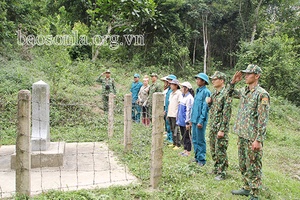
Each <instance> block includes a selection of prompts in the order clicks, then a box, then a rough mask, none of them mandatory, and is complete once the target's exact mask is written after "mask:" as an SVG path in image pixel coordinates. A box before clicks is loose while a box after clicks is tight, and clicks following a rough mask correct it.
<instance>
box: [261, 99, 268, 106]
mask: <svg viewBox="0 0 300 200" xmlns="http://www.w3.org/2000/svg"><path fill="white" fill-rule="evenodd" d="M268 103H269V98H268V97H263V98H262V99H261V104H263V105H268Z"/></svg>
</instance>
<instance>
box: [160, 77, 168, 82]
mask: <svg viewBox="0 0 300 200" xmlns="http://www.w3.org/2000/svg"><path fill="white" fill-rule="evenodd" d="M167 77H168V76H164V77H162V78H160V80H162V81H168V80H167Z"/></svg>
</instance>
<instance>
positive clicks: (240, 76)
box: [231, 71, 243, 84]
mask: <svg viewBox="0 0 300 200" xmlns="http://www.w3.org/2000/svg"><path fill="white" fill-rule="evenodd" d="M242 79H243V73H242V72H241V71H237V72H235V74H234V75H233V77H232V80H231V83H232V84H235V83H237V82H239V81H241V80H242Z"/></svg>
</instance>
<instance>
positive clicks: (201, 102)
mask: <svg viewBox="0 0 300 200" xmlns="http://www.w3.org/2000/svg"><path fill="white" fill-rule="evenodd" d="M206 97H210V91H209V89H207V87H206V86H202V87H200V88H198V89H197V91H196V95H195V98H194V105H193V108H192V115H191V122H192V123H195V124H201V125H204V123H206V122H207V120H208V110H209V109H208V105H207V103H206V101H205V99H206Z"/></svg>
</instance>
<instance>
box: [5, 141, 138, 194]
mask: <svg viewBox="0 0 300 200" xmlns="http://www.w3.org/2000/svg"><path fill="white" fill-rule="evenodd" d="M15 148H16V147H15V145H2V147H1V148H0V199H2V198H10V197H12V196H13V195H14V194H15V185H16V177H15V174H16V172H15V170H12V169H11V166H10V163H11V155H12V154H13V153H14V152H15ZM132 183H133V184H137V183H138V179H137V178H136V177H135V176H133V175H132V174H131V173H130V172H129V170H128V168H127V167H126V166H125V165H122V164H120V163H119V161H118V159H117V157H116V156H114V153H113V152H112V151H110V150H109V149H108V147H107V145H106V144H105V143H104V142H87V143H66V144H65V156H64V161H63V166H61V167H51V168H35V169H32V170H31V195H36V194H39V193H42V192H47V191H48V190H60V191H70V190H79V189H94V188H106V187H109V186H114V185H128V184H132Z"/></svg>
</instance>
